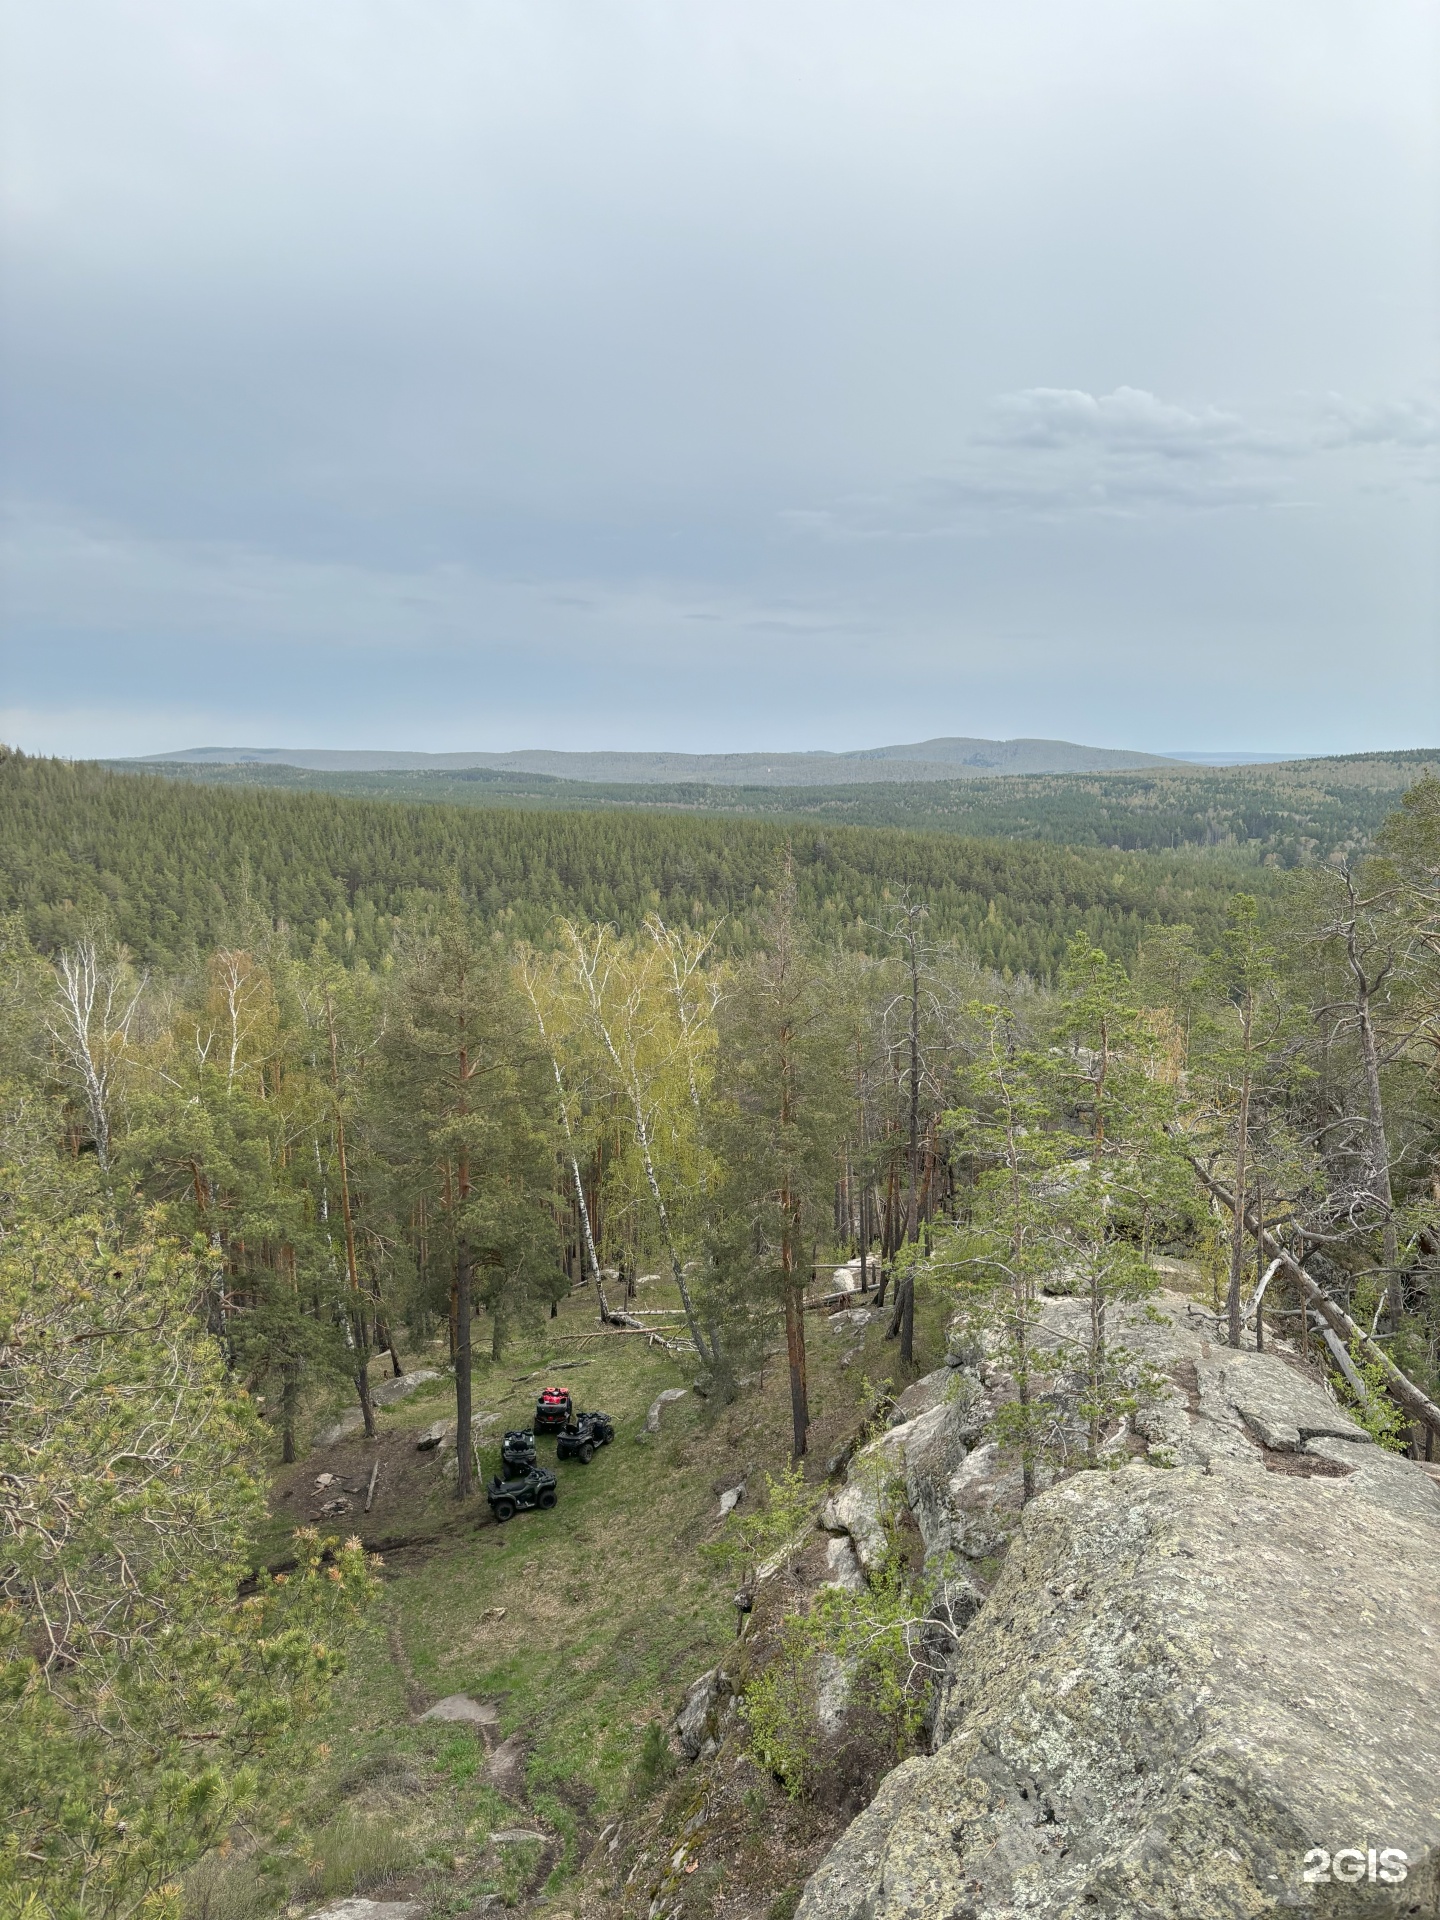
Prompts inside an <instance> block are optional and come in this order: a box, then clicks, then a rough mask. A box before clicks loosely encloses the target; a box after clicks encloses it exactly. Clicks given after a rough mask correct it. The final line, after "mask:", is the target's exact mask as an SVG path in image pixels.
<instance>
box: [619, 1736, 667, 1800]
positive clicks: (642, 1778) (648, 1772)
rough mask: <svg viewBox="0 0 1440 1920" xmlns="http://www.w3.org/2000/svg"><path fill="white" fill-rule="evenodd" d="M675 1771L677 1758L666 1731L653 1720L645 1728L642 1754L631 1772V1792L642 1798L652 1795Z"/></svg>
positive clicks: (641, 1743)
mask: <svg viewBox="0 0 1440 1920" xmlns="http://www.w3.org/2000/svg"><path fill="white" fill-rule="evenodd" d="M674 1771H675V1756H674V1754H672V1753H671V1751H670V1742H669V1741H668V1740H667V1739H666V1738H665V1729H664V1727H662V1726H661V1724H660V1722H659V1721H658V1720H651V1721H650V1722H649V1724H648V1725H647V1726H646V1728H645V1733H644V1736H643V1737H642V1739H641V1741H640V1752H639V1753H638V1755H637V1756H636V1759H635V1765H634V1766H633V1767H632V1768H631V1771H630V1790H631V1792H632V1793H634V1794H637V1795H642V1796H643V1795H644V1794H647V1793H651V1792H653V1791H654V1789H655V1788H656V1787H658V1786H659V1784H660V1782H661V1781H662V1780H668V1779H669V1777H670V1775H671V1774H672V1773H673V1772H674Z"/></svg>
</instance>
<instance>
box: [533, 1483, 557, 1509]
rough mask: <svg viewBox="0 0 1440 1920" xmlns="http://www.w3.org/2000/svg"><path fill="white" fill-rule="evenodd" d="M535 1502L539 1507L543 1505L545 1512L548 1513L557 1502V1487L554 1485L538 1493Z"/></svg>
mask: <svg viewBox="0 0 1440 1920" xmlns="http://www.w3.org/2000/svg"><path fill="white" fill-rule="evenodd" d="M535 1504H536V1506H537V1507H543V1508H544V1510H545V1512H546V1513H548V1512H549V1511H550V1509H551V1507H553V1506H554V1504H555V1489H554V1488H553V1487H547V1488H546V1489H545V1491H544V1492H543V1493H537V1494H536V1496H535Z"/></svg>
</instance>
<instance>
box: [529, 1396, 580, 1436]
mask: <svg viewBox="0 0 1440 1920" xmlns="http://www.w3.org/2000/svg"><path fill="white" fill-rule="evenodd" d="M571 1412H572V1409H571V1405H570V1392H569V1389H568V1388H567V1387H546V1388H545V1390H544V1392H543V1393H542V1394H541V1395H540V1398H539V1399H538V1400H537V1401H536V1402H535V1431H536V1433H559V1432H560V1430H561V1428H562V1427H565V1426H567V1425H568V1424H569V1422H570V1418H571Z"/></svg>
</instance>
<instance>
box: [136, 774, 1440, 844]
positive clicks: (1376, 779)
mask: <svg viewBox="0 0 1440 1920" xmlns="http://www.w3.org/2000/svg"><path fill="white" fill-rule="evenodd" d="M438 757H439V756H437V758H438ZM577 757H579V756H577ZM840 758H841V756H839V755H836V756H833V757H831V756H825V757H824V763H825V764H828V765H831V766H833V765H834V764H835V761H836V760H839V759H840ZM108 764H109V765H110V766H111V767H112V768H113V769H114V771H116V772H117V773H129V774H152V775H153V774H163V775H164V776H165V777H166V778H167V779H169V780H171V781H175V782H180V783H183V784H187V785H201V786H226V787H249V788H257V787H258V788H269V789H271V790H280V789H289V790H292V791H299V792H302V793H324V794H330V795H334V796H348V797H353V798H358V799H369V800H390V801H400V802H405V803H414V802H416V801H420V802H424V803H426V804H441V805H451V806H462V807H466V808H471V809H474V808H507V809H512V810H513V809H519V810H522V811H536V810H540V811H555V810H557V809H570V808H581V809H584V810H586V811H602V812H607V813H609V812H615V811H621V810H627V809H637V808H638V809H642V810H644V811H647V812H651V813H659V812H664V813H668V814H672V815H673V814H698V815H711V816H716V815H731V816H734V815H741V816H745V817H748V818H750V819H753V820H772V821H777V822H779V821H785V822H791V821H801V820H808V821H810V822H813V823H815V824H830V825H835V826H840V825H844V826H852V827H904V828H908V829H910V830H912V831H915V832H921V833H950V834H964V835H979V836H984V837H993V838H1002V839H1007V840H1047V841H1050V842H1052V843H1058V844H1060V845H1064V846H1073V847H1112V848H1116V849H1120V850H1130V851H1142V850H1149V851H1152V852H1178V851H1179V850H1180V849H1181V848H1184V847H1189V848H1194V849H1195V850H1197V851H1203V852H1208V853H1220V854H1226V855H1231V856H1233V855H1239V856H1240V857H1241V858H1242V859H1244V860H1247V861H1249V862H1251V863H1259V862H1267V863H1268V862H1273V863H1276V864H1279V865H1281V866H1295V865H1300V864H1303V863H1304V862H1306V861H1310V860H1328V859H1331V858H1334V857H1337V856H1343V855H1347V854H1351V853H1355V852H1358V851H1362V850H1363V849H1364V848H1365V847H1367V846H1368V845H1369V844H1370V842H1371V839H1372V838H1373V836H1374V834H1375V831H1376V829H1377V828H1378V827H1379V826H1380V824H1381V822H1382V821H1383V820H1384V819H1385V817H1386V815H1387V814H1388V813H1390V812H1392V811H1393V810H1394V808H1395V807H1396V806H1397V805H1398V803H1399V799H1400V796H1401V794H1402V793H1404V791H1405V789H1406V788H1407V787H1408V786H1410V785H1411V784H1412V783H1413V782H1414V781H1416V780H1418V779H1421V778H1422V777H1423V776H1424V775H1425V774H1426V773H1432V772H1435V771H1437V769H1440V750H1435V749H1431V750H1425V749H1418V748H1417V749H1414V750H1407V751H1402V752H1395V753H1374V754H1348V755H1338V756H1335V757H1333V758H1330V759H1321V760H1295V761H1288V762H1287V761H1280V762H1276V763H1274V764H1272V765H1268V766H1239V767H1214V766H1193V765H1191V766H1183V765H1176V764H1174V763H1164V762H1160V763H1156V764H1155V765H1152V766H1148V767H1138V768H1125V767H1121V768H1115V769H1108V768H1107V769H1102V770H1100V771H1077V772H1069V773H1042V774H1023V773H1005V774H1001V775H998V776H997V774H996V773H995V772H994V771H993V770H992V771H991V772H989V773H984V774H981V773H978V772H977V771H976V769H975V768H973V767H965V766H963V765H960V764H955V765H952V766H951V768H950V769H949V773H948V776H947V777H946V778H945V779H943V780H940V779H933V778H924V779H918V780H917V779H915V778H913V777H912V776H911V775H910V773H909V771H908V770H909V768H911V767H913V766H915V765H916V764H919V765H922V766H927V765H932V764H933V763H932V762H923V761H922V762H918V763H917V762H913V761H912V762H906V761H903V760H874V761H872V762H871V763H870V765H871V767H872V768H876V769H880V770H881V771H880V774H879V777H877V775H876V773H874V772H871V773H870V774H869V775H868V777H866V778H862V779H856V778H855V777H854V773H853V768H854V765H855V757H853V756H847V757H846V758H845V766H846V769H847V771H848V772H849V775H850V777H849V778H848V779H847V780H845V781H842V782H837V783H835V784H833V785H832V784H828V783H821V782H819V781H815V780H811V781H809V782H807V783H806V784H804V785H796V784H793V783H792V784H789V785H786V784H784V783H782V782H780V781H772V782H770V783H763V782H760V781H756V782H754V783H753V784H751V783H746V782H742V781H739V780H736V779H733V778H732V779H729V780H703V779H696V780H679V779H672V780H667V781H663V782H662V781H657V780H654V779H650V780H632V781H619V780H614V779H610V780H565V779H561V778H558V777H557V776H556V775H554V774H550V773H526V772H517V771H513V770H508V769H505V768H497V767H473V766H471V767H465V766H461V767H437V766H434V765H429V766H422V767H418V768H409V767H390V768H382V769H378V770H375V769H371V770H366V769H360V770H357V771H345V770H341V769H337V768H333V767H328V768H323V769H315V768H309V767H297V766H294V765H293V764H287V763H285V762H267V761H258V760H250V761H239V762H233V761H232V762H211V761H195V760H182V759H179V758H176V757H173V756H172V757H171V758H170V759H168V760H164V761H159V760H155V761H150V762H140V761H133V760H132V761H111V762H109V763H108Z"/></svg>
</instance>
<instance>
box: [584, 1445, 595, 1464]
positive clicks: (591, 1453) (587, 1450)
mask: <svg viewBox="0 0 1440 1920" xmlns="http://www.w3.org/2000/svg"><path fill="white" fill-rule="evenodd" d="M594 1458H595V1449H594V1447H592V1446H591V1444H590V1442H589V1441H588V1440H587V1441H586V1442H585V1444H584V1445H583V1446H582V1447H581V1449H580V1464H581V1466H582V1467H588V1466H589V1464H590V1462H591V1461H592V1460H593V1459H594Z"/></svg>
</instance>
